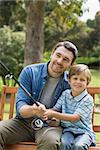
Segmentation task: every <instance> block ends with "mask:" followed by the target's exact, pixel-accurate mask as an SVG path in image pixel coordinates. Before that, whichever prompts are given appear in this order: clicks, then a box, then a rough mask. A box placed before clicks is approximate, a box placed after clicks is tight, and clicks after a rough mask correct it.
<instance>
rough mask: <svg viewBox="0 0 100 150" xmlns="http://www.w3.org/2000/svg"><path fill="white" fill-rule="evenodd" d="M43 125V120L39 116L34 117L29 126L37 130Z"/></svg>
mask: <svg viewBox="0 0 100 150" xmlns="http://www.w3.org/2000/svg"><path fill="white" fill-rule="evenodd" d="M43 126H44V122H43V120H42V119H41V118H35V119H33V120H32V122H31V127H32V128H33V129H34V130H39V129H41V128H42V127H43Z"/></svg>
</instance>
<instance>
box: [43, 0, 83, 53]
mask: <svg viewBox="0 0 100 150" xmlns="http://www.w3.org/2000/svg"><path fill="white" fill-rule="evenodd" d="M82 3H83V1H82V0H80V1H79V0H76V1H73V0H71V1H69V0H64V1H61V0H55V1H54V0H51V1H50V2H49V3H48V5H47V6H46V11H45V18H44V23H45V37H46V38H45V44H46V51H47V50H51V48H52V47H53V46H54V45H55V43H57V42H58V41H61V40H64V39H65V38H67V33H68V31H69V30H70V29H71V28H72V27H73V26H74V25H75V24H76V22H77V20H78V16H79V15H80V14H81V7H82Z"/></svg>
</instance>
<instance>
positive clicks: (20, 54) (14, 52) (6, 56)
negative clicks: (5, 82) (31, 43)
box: [0, 26, 25, 77]
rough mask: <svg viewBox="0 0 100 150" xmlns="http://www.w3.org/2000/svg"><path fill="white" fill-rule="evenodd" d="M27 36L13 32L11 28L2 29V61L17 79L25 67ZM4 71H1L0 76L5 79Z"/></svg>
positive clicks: (0, 49) (0, 51) (0, 47)
mask: <svg viewBox="0 0 100 150" xmlns="http://www.w3.org/2000/svg"><path fill="white" fill-rule="evenodd" d="M24 43H25V34H24V33H23V32H13V31H12V30H11V29H10V28H9V27H6V26H4V28H0V60H1V61H2V62H4V64H5V65H6V66H7V67H8V68H9V69H10V70H11V72H12V73H14V74H15V75H16V76H17V77H18V74H19V72H20V70H21V69H22V67H23V61H24ZM4 74H5V72H4V70H3V69H0V75H1V76H2V77H4Z"/></svg>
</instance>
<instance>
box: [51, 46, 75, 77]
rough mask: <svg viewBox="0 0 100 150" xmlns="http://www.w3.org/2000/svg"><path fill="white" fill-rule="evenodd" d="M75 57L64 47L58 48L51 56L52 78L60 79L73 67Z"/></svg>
mask: <svg viewBox="0 0 100 150" xmlns="http://www.w3.org/2000/svg"><path fill="white" fill-rule="evenodd" d="M73 58H74V56H73V53H72V52H70V51H69V50H67V49H66V48H65V47H64V46H60V47H58V48H57V49H56V50H55V51H54V53H53V54H52V55H51V61H50V63H49V66H48V72H49V74H50V76H53V77H55V78H56V77H59V76H60V75H61V74H63V72H64V71H65V70H66V69H68V68H69V67H70V66H71V63H72V60H73Z"/></svg>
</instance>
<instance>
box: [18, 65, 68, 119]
mask: <svg viewBox="0 0 100 150" xmlns="http://www.w3.org/2000/svg"><path fill="white" fill-rule="evenodd" d="M47 68H48V63H39V64H32V65H29V66H27V67H25V68H24V69H23V70H22V72H21V74H20V76H19V82H20V83H21V84H22V85H23V86H24V87H25V88H26V89H27V90H28V92H29V93H30V94H31V95H32V97H33V98H34V99H35V100H36V101H39V100H40V97H41V93H42V90H43V88H44V86H45V84H46V81H47V78H48V69H47ZM67 76H68V75H67V72H65V73H64V74H63V75H62V78H61V79H60V81H59V83H58V84H57V87H56V89H55V91H54V93H53V96H52V102H51V106H50V107H53V106H54V105H55V103H56V101H57V99H58V98H59V97H60V95H61V93H62V91H64V90H65V89H68V88H70V86H69V84H68V81H67ZM33 103H34V101H33V100H32V99H31V98H29V96H27V94H26V93H25V92H24V91H23V90H22V89H21V87H18V93H17V99H16V112H17V117H21V116H20V114H19V109H20V108H21V107H22V106H23V105H26V104H28V105H33Z"/></svg>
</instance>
